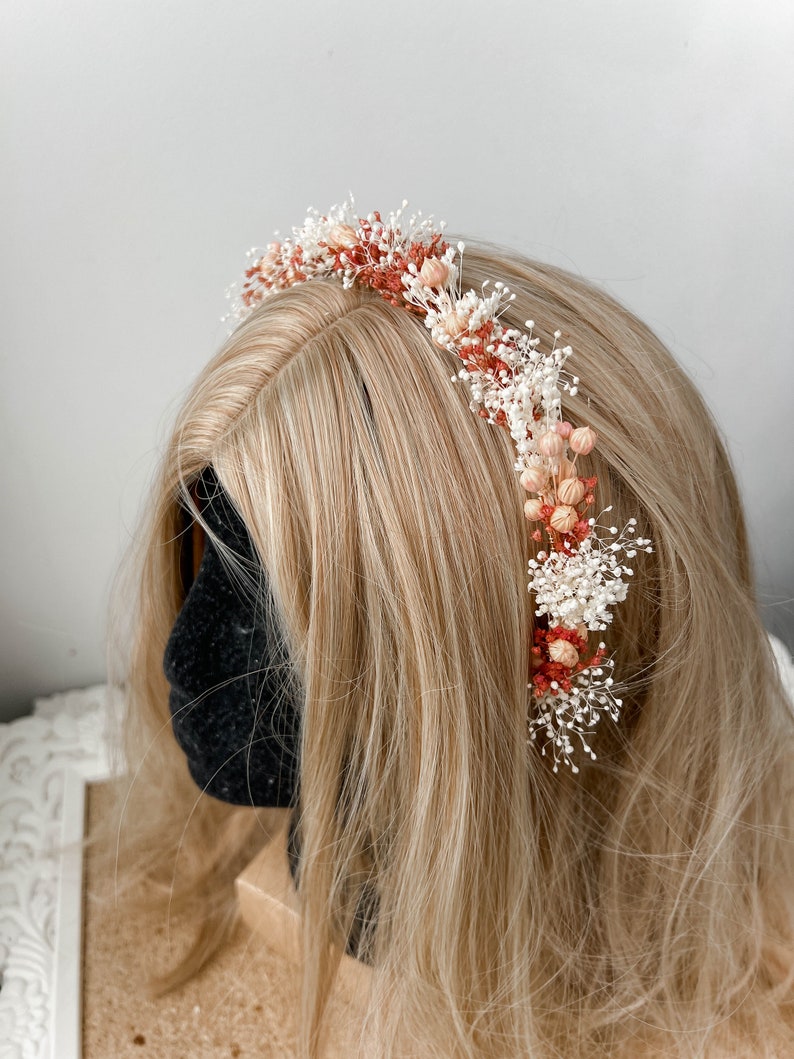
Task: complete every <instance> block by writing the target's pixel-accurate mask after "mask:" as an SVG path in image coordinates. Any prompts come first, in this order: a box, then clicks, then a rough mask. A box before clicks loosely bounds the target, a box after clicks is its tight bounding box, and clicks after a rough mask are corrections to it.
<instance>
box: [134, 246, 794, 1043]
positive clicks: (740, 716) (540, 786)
mask: <svg viewBox="0 0 794 1059" xmlns="http://www.w3.org/2000/svg"><path fill="white" fill-rule="evenodd" d="M463 278H464V283H465V285H466V286H471V287H474V288H476V289H478V288H479V287H480V285H481V284H482V282H483V280H485V279H488V280H491V281H493V280H494V279H502V280H504V281H506V282H507V283H508V284H509V286H510V287H511V289H512V290H514V291H515V293H516V300H515V302H514V303H513V305H512V307H511V309H510V311H509V313H508V314H507V319H508V322H509V324H510V325H511V326H518V327H521V326H522V324H523V321H524V320H525V319H527V318H528V317H530V316H531V317H532V318H533V319H534V321H535V325H536V333H537V334H539V335H540V336H541V338H542V339H543V340H544V341H550V340H551V333H552V332H553V331H554V330H555V329H557V328H559V329H561V330H562V331H563V333H564V336H565V341H569V342H570V343H571V345H572V346H573V347H574V359H575V368H573V370H575V371H576V374H577V375H579V376H580V377H581V380H582V383H581V392H580V395H579V396H576V397H569V398H566V402H565V412H566V416H567V417H568V418H569V419H570V420H571V421H572V422H574V423H575V424H578V423H583V422H586V423H588V424H590V425H591V426H592V427H593V428H594V429H595V430H596V431H597V433H598V435H599V445H598V447H597V449H596V450H595V451H594V452H593V454H592V456H591V457H590V461H591V462H590V464H589V466H590V467H591V468H592V470H591V471H590V472H589V473H593V474H597V475H598V479H599V486H598V492H599V502H600V503H603V504H604V505H606V504H610V503H611V504H612V505H614V516H613V518H614V520H615V521H616V522H617V523H620V524H622V522H621V520H622V519H625V518H627V517H629V516H630V515H637V516H638V517H639V529H638V531H639V532H640V533H642V534H643V535H646V536H649V537H651V538H652V540H653V542H654V549H655V550H654V553H653V555H650V556H644V557H643V558H642V559H641V560H640V559H638V560H637V561H636V572H635V576H634V578H633V579H632V583H631V587H630V590H629V595H628V599H627V600H626V602H625V603H623V604H622V605H621V606H620V607H619V608H618V609H617V614H616V621H615V624H614V626H613V627H612V628H611V629H610V631H609V633H608V634H607V635H606V638H607V642H608V647H609V648H610V649H614V651H615V653H616V657H617V658H618V659H619V674H620V676H621V678H623V679H624V680H626V682H627V684H628V690H627V692H626V694H624V696H623V698H624V702H625V704H626V705H625V707H624V716H623V718H622V719H621V722H620V724H619V725H617V726H614V725H610V724H609V723H604V724H603V725H602V726H601V727H600V729H599V731H598V733H597V736H596V738H595V743H594V745H595V749H596V750H597V753H598V759H597V761H595V762H594V763H587V764H586V765H584V764H583V767H582V770H581V772H580V773H579V775H576V776H573V775H571V774H570V773H568V772H567V770H566V774H564V775H563V774H557V775H554V774H552V772H551V770H550V767H549V763H548V760H547V759H544V758H543V757H542V756H541V755H540V753H539V752H538V747H537V745H536V744H532V743H530V744H528V742H527V709H528V691H527V673H528V670H529V659H528V650H529V646H530V642H531V631H532V627H533V608H532V600H531V597H530V595H529V593H528V592H527V589H526V582H527V577H526V562H527V559H528V558H529V557H530V555H531V554H532V549H533V548H535V547H536V546H535V545H534V544H533V542H532V541H531V538H530V534H529V530H528V524H527V522H526V520H525V518H524V516H523V513H522V500H523V498H524V494H523V490H522V489H521V486H520V484H519V482H518V480H517V475H516V474H515V472H514V470H513V459H514V452H513V449H512V442H511V440H510V438H509V437H508V436H507V435H506V433H505V432H504V431H502V430H499V429H495V428H494V427H492V426H490V425H489V424H487V423H486V422H485V421H484V420H482V419H480V418H478V417H476V416H474V415H472V413H471V411H470V410H469V407H468V400H469V399H468V396H467V394H466V390H465V387H464V385H463V384H462V383H460V382H458V383H456V384H455V385H453V383H452V382H451V380H450V376H451V375H452V374H453V373H454V372H455V370H456V363H455V358H454V357H453V356H452V355H451V354H449V353H447V352H445V351H443V350H441V349H439V348H437V347H435V346H434V345H433V344H432V343H431V341H430V339H429V336H428V333H427V331H426V329H425V328H424V326H423V324H422V322H421V321H420V320H417V319H415V318H414V317H412V316H411V315H410V314H408V313H406V312H404V311H403V310H401V309H397V308H394V307H392V306H391V305H389V304H387V303H386V302H385V301H383V300H382V299H380V298H378V297H377V296H375V295H373V294H371V292H368V291H359V290H347V291H346V290H343V289H341V287H340V286H339V285H338V284H337V283H335V282H333V281H324V280H317V281H313V282H310V283H306V284H303V285H301V286H299V287H295V288H293V289H291V290H289V291H286V292H282V293H279V294H275V295H273V296H272V297H271V298H270V299H268V300H267V301H266V302H265V303H264V304H263V305H262V306H261V307H260V308H259V309H258V310H257V311H256V312H255V313H254V314H253V315H252V316H251V317H250V318H249V319H248V320H247V321H246V322H245V323H244V324H243V325H241V326H240V327H239V328H238V329H237V331H236V332H235V333H234V334H233V335H232V336H231V338H230V339H229V340H228V341H227V342H226V344H225V345H224V347H223V349H222V350H221V352H220V353H219V354H218V355H217V356H216V358H215V359H214V360H213V361H212V362H211V363H210V364H209V366H208V367H207V368H206V370H205V371H204V372H203V374H202V375H201V377H200V378H199V379H198V381H197V382H196V384H195V386H194V388H193V391H192V393H191V394H190V397H189V398H188V400H187V403H186V405H185V407H184V409H183V411H182V413H181V415H180V417H179V420H178V423H177V425H176V428H175V431H174V434H173V440H172V442H171V444H170V445H169V447H168V451H167V453H166V455H165V459H164V461H163V466H162V470H161V474H160V478H159V482H158V484H157V487H156V490H155V493H154V497H153V503H152V508H151V513H150V517H149V522H148V530H147V535H146V539H145V542H144V546H143V555H142V557H141V558H140V585H141V588H140V595H139V608H138V611H137V617H136V625H135V633H134V640H133V645H132V650H131V653H130V656H129V663H128V666H127V670H126V675H125V682H126V694H127V699H128V703H129V714H128V715H129V721H128V733H127V734H128V755H129V756H130V762H131V764H132V765H134V766H135V768H136V770H137V771H136V779H135V793H136V796H137V799H138V800H137V802H136V805H137V808H136V810H135V813H134V814H133V816H134V820H133V821H132V822H130V816H131V814H130V813H129V812H128V813H127V824H126V827H125V832H124V838H125V840H129V841H130V842H132V841H133V839H134V838H135V835H134V834H133V832H136V831H137V832H138V836H137V837H138V839H139V840H141V841H142V842H144V843H145V848H146V850H147V864H148V866H149V868H150V869H151V870H153V871H155V870H156V869H157V866H158V864H159V865H160V867H161V869H163V870H164V873H165V876H167V877H168V878H169V880H170V883H171V884H170V885H169V888H168V890H169V899H170V900H171V901H173V900H174V897H175V895H178V894H179V893H182V894H184V895H194V896H195V895H199V897H198V898H196V900H200V902H201V904H200V905H198V904H197V905H196V906H195V907H196V909H198V908H199V907H201V908H202V909H204V911H202V912H201V913H199V912H198V911H197V912H196V914H197V915H199V914H200V915H201V916H203V917H204V922H205V930H204V932H203V935H202V937H201V938H200V940H199V941H198V942H197V945H196V948H195V949H194V951H193V952H192V953H191V954H189V955H188V957H187V958H186V961H185V963H184V964H183V966H182V968H181V969H180V970H179V971H177V972H176V973H175V975H174V977H173V979H172V981H176V980H177V979H178V977H179V975H180V974H182V975H183V976H184V975H186V974H189V973H191V972H192V971H193V970H195V969H196V967H197V966H198V965H199V964H200V963H201V961H202V960H203V959H205V958H207V957H208V955H209V954H210V953H211V951H212V949H213V946H214V945H216V944H217V943H218V942H219V940H220V939H221V937H222V936H223V932H224V929H225V925H226V923H227V916H226V911H225V910H226V909H227V908H228V906H229V902H230V900H231V888H230V887H231V879H232V878H233V876H234V873H235V872H236V871H237V870H239V867H240V866H241V864H242V862H243V861H244V858H245V856H247V855H249V853H250V849H251V843H252V836H255V834H256V820H255V814H254V813H253V810H247V809H240V808H234V807H231V806H225V805H222V804H221V803H217V802H214V801H213V800H212V799H210V798H208V797H207V796H202V795H200V794H199V793H198V792H197V790H196V788H195V787H194V785H193V784H192V782H191V780H190V778H189V776H188V773H187V770H186V768H185V765H184V761H183V760H182V752H181V751H180V750H179V748H178V747H177V745H176V743H175V741H174V740H173V738H172V737H171V734H170V730H169V713H168V694H167V686H166V684H165V680H164V677H163V675H162V668H161V665H162V656H163V651H164V647H165V643H166V640H167V638H168V634H169V632H170V630H171V627H172V625H173V623H174V620H175V618H176V615H177V613H178V611H179V609H180V606H181V603H182V588H181V581H180V577H179V556H178V552H179V544H178V536H179V532H180V506H181V505H184V504H189V502H190V501H189V492H188V491H189V487H190V484H191V482H193V481H194V480H195V479H196V477H197V476H198V475H199V474H200V472H201V471H202V470H203V469H204V468H206V467H207V466H208V465H212V467H213V468H214V469H215V473H216V474H217V476H218V479H219V480H220V482H221V483H222V485H223V487H224V488H225V490H226V492H227V493H228V494H229V495H230V497H231V498H232V499H233V501H234V503H235V505H236V506H237V507H238V509H239V512H240V514H241V515H242V518H243V520H244V522H245V523H246V525H247V527H248V528H249V531H250V534H251V537H252V540H253V542H254V544H255V546H256V549H257V551H258V553H259V556H260V558H261V562H262V565H263V568H264V569H265V570H266V571H267V575H268V578H269V581H270V585H271V588H272V592H273V598H274V600H275V607H276V612H277V617H278V622H279V626H280V628H281V630H282V631H283V635H284V640H285V645H286V648H287V651H288V654H289V657H290V659H291V663H292V666H291V670H290V673H289V674H288V676H287V677H286V678H285V692H286V690H287V684H289V690H290V693H293V694H294V693H295V692H297V694H298V695H299V699H300V702H301V713H302V731H301V815H300V821H299V831H300V836H301V848H302V859H301V871H300V898H301V903H302V908H303V924H304V926H303V929H304V954H305V961H304V963H305V966H304V987H303V998H302V1004H303V1013H304V1018H303V1025H304V1039H303V1049H304V1052H305V1053H306V1054H307V1055H311V1054H315V1053H316V1051H317V1049H318V1047H319V1045H318V1042H319V1040H320V1034H321V1027H322V1019H323V1011H324V1007H325V1005H326V1001H327V997H328V993H329V987H330V983H331V981H332V979H333V976H334V972H335V967H336V962H337V960H338V957H339V953H340V952H341V949H342V948H343V947H344V943H345V939H346V937H347V935H348V933H349V931H350V930H351V925H352V922H353V918H354V916H355V914H356V909H357V907H359V904H360V901H361V900H362V895H365V894H373V893H374V894H375V895H376V899H377V907H378V916H377V929H376V930H375V931H374V932H370V934H369V935H368V937H367V938H366V949H367V951H366V953H365V955H366V957H367V959H369V960H370V962H371V963H372V965H373V986H372V993H371V998H370V1002H369V1008H368V1032H369V1038H368V1039H369V1040H370V1042H372V1041H375V1042H377V1043H375V1044H373V1043H370V1045H369V1047H368V1052H367V1054H368V1055H378V1056H383V1057H386V1056H408V1055H411V1056H414V1055H415V1056H422V1057H433V1056H438V1057H441V1056H443V1057H445V1059H449V1057H451V1056H455V1057H466V1059H474V1057H486V1056H488V1057H500V1059H507V1057H511V1056H515V1057H518V1056H523V1057H525V1056H528V1055H532V1056H537V1057H545V1056H552V1055H553V1056H558V1055H559V1056H566V1057H578V1056H600V1055H610V1056H637V1055H643V1056H644V1055H652V1054H659V1055H664V1056H680V1057H694V1056H701V1055H710V1054H715V1055H717V1054H719V1055H721V1056H722V1055H726V1054H734V1053H733V1052H731V1051H730V1050H729V1048H728V1046H727V1045H726V1044H725V1042H726V1041H728V1042H731V1041H732V1042H733V1045H731V1047H734V1046H735V1048H736V1054H747V1055H750V1054H752V1055H753V1056H761V1055H783V1054H791V1052H790V1051H788V1049H794V1030H792V1028H791V1022H790V1015H789V1021H787V1020H786V1017H784V1016H785V1012H786V1011H787V1010H789V1011H790V1009H787V1008H786V1006H785V1005H786V1003H791V985H792V974H793V972H794V950H792V938H793V937H794V907H793V905H792V901H793V900H794V888H793V887H792V880H794V870H793V869H794V858H793V857H792V849H793V848H794V847H793V846H792V829H791V801H790V793H791V775H792V773H791V724H790V716H789V715H788V714H787V703H786V701H785V698H784V695H783V692H782V689H781V687H780V684H779V680H778V678H777V675H776V671H775V668H774V663H773V660H772V656H771V653H770V648H769V644H768V640H767V637H766V635H765V633H764V630H763V628H762V625H761V623H760V621H759V617H758V612H757V608H756V604H755V601H754V596H753V588H752V582H751V574H750V570H749V563H748V548H747V539H746V533H745V528H744V523H743V517H742V512H741V504H740V500H739V496H738V494H737V489H736V485H735V482H734V478H733V475H732V472H731V469H730V465H729V461H728V459H727V457H726V453H725V450H724V447H723V445H722V443H721V441H720V438H719V436H718V433H717V430H716V429H715V426H714V424H713V422H712V419H711V417H710V415H709V413H708V411H707V409H706V407H705V406H704V404H703V402H702V400H701V398H700V396H699V395H698V393H697V392H696V390H695V388H694V387H693V385H692V384H691V383H690V382H689V380H688V379H687V378H686V376H685V375H684V373H683V372H682V371H681V369H680V368H679V367H678V366H677V365H676V363H675V361H674V360H673V358H672V357H671V356H670V354H669V353H668V352H667V351H666V350H665V349H664V347H663V346H662V345H661V344H660V342H659V341H658V339H657V338H656V337H655V336H654V335H653V334H652V333H651V332H650V331H649V330H648V329H647V328H646V327H644V326H643V324H642V323H640V322H639V321H638V320H637V319H636V318H634V317H633V316H632V315H631V314H630V313H628V312H627V311H626V310H624V309H623V308H621V307H620V306H618V305H617V304H616V303H615V302H614V301H613V300H612V299H611V298H609V297H608V296H607V295H605V294H603V293H601V292H600V291H598V290H596V289H594V288H593V287H591V286H589V285H588V284H586V283H585V282H583V281H581V280H579V279H577V278H574V277H572V276H570V275H568V274H566V273H564V272H562V271H560V270H557V269H554V268H550V267H547V266H543V265H539V264H536V263H532V262H529V261H527V260H525V259H523V258H520V257H518V256H515V255H512V254H508V253H507V252H505V251H503V250H499V249H495V248H490V247H485V246H480V247H472V246H467V251H466V259H465V265H464V277H463ZM571 365H572V367H573V365H574V360H572V361H571ZM164 776H168V777H170V779H169V784H170V787H169V789H168V791H167V792H166V791H164V790H163V782H164V781H163V777H164ZM188 814H190V822H189V825H186V819H187V818H188ZM177 859H178V861H179V866H178V870H176V869H174V867H173V865H174V862H175V861H176V860H177ZM739 1041H744V1042H750V1043H748V1044H747V1045H746V1050H743V1049H744V1047H745V1046H744V1045H742V1046H741V1047H740V1046H739V1044H737V1042H739ZM720 1048H721V1049H723V1050H719V1049H720Z"/></svg>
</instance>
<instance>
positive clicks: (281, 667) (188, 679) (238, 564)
mask: <svg viewBox="0 0 794 1059" xmlns="http://www.w3.org/2000/svg"><path fill="white" fill-rule="evenodd" d="M194 499H195V502H196V504H197V506H198V509H199V511H200V512H201V515H202V517H203V519H204V521H205V522H206V524H207V526H208V527H209V529H210V530H211V531H212V534H214V536H215V537H216V538H217V542H216V541H215V540H214V539H213V537H212V536H210V535H208V534H203V533H201V534H196V533H194V532H193V524H192V518H191V517H190V516H189V514H188V513H187V512H186V526H185V532H184V534H183V558H184V559H185V561H184V562H183V564H182V569H183V581H184V583H185V601H184V604H183V606H182V609H181V611H180V612H179V614H178V616H177V619H176V622H175V624H174V627H173V629H172V631H171V635H170V637H169V640H168V644H167V646H166V651H165V658H164V670H165V675H166V677H167V679H168V682H169V684H170V685H171V691H170V696H169V705H170V709H171V715H172V720H173V729H174V735H175V737H176V740H177V742H178V743H179V745H180V746H181V748H182V750H183V751H184V752H185V754H186V755H187V759H188V765H189V767H190V773H191V775H192V777H193V779H194V780H195V782H196V783H197V784H198V786H199V787H200V788H201V789H202V790H204V791H206V793H207V794H210V795H212V796H213V797H215V798H219V799H221V800H222V801H226V802H230V803H232V804H235V805H257V806H280V807H286V806H289V805H290V804H292V802H293V800H294V796H295V790H296V782H297V757H298V728H299V718H298V712H297V710H296V707H295V704H294V701H293V700H292V698H291V696H289V694H288V693H286V692H285V690H284V689H285V687H286V681H285V675H286V669H287V667H288V666H289V660H288V658H287V656H286V654H285V652H284V649H283V646H282V644H281V637H280V636H279V633H278V629H277V628H276V626H275V624H274V622H273V619H272V615H271V613H270V612H271V608H270V605H269V604H270V598H269V589H268V585H267V581H266V578H265V574H264V571H263V570H262V567H261V563H260V562H259V559H258V557H257V554H256V551H255V549H254V547H253V544H252V542H251V539H250V537H249V534H248V531H247V530H246V528H245V525H244V524H243V522H242V520H241V518H240V516H239V514H238V513H237V511H236V510H235V508H234V506H233V504H232V502H231V500H230V498H229V497H228V495H227V494H226V493H225V492H224V491H223V489H222V488H221V486H220V484H219V483H218V481H217V479H216V477H215V474H214V473H213V471H212V468H207V469H206V470H205V471H204V473H203V474H202V475H201V477H200V478H199V479H198V480H197V482H196V484H195V487H194ZM202 538H203V553H201V552H200V549H201V546H202ZM197 549H198V550H199V553H198V554H197V551H196V550H197ZM230 560H231V561H230ZM194 570H196V572H195V577H193V576H192V575H193V571H194Z"/></svg>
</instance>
